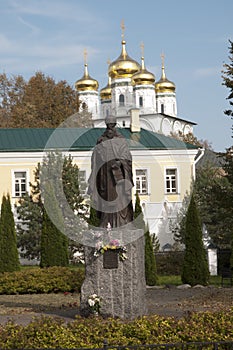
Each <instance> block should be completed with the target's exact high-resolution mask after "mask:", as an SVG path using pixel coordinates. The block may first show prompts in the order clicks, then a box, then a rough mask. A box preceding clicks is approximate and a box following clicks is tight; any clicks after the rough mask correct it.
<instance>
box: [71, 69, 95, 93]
mask: <svg viewBox="0 0 233 350" xmlns="http://www.w3.org/2000/svg"><path fill="white" fill-rule="evenodd" d="M98 88H99V84H98V81H97V80H95V79H93V78H91V77H90V75H89V73H88V67H87V63H85V65H84V75H83V77H82V78H81V79H79V80H77V81H76V83H75V89H76V90H77V91H87V90H89V91H97V90H98Z"/></svg>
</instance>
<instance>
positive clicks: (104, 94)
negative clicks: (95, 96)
mask: <svg viewBox="0 0 233 350" xmlns="http://www.w3.org/2000/svg"><path fill="white" fill-rule="evenodd" d="M100 98H101V100H111V98H112V88H111V77H109V78H108V84H107V85H106V86H105V87H104V88H103V89H101V90H100Z"/></svg>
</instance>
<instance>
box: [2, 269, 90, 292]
mask: <svg viewBox="0 0 233 350" xmlns="http://www.w3.org/2000/svg"><path fill="white" fill-rule="evenodd" d="M84 273H85V272H84V269H81V268H77V269H70V268H68V267H57V266H56V267H48V268H43V269H41V268H31V269H30V268H28V269H24V270H21V271H17V272H4V273H2V274H0V294H33V293H58V292H75V291H77V292H80V290H81V285H82V283H83V280H84Z"/></svg>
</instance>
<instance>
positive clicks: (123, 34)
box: [121, 19, 125, 40]
mask: <svg viewBox="0 0 233 350" xmlns="http://www.w3.org/2000/svg"><path fill="white" fill-rule="evenodd" d="M121 30H122V32H121V37H122V40H124V37H125V22H124V20H123V19H122V21H121Z"/></svg>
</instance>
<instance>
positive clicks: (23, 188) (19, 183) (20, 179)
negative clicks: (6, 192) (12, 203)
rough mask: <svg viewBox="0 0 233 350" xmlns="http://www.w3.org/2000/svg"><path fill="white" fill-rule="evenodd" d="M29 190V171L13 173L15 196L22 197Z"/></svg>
mask: <svg viewBox="0 0 233 350" xmlns="http://www.w3.org/2000/svg"><path fill="white" fill-rule="evenodd" d="M26 192H27V172H26V171H14V173H13V197H22V196H23V195H25V194H26Z"/></svg>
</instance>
